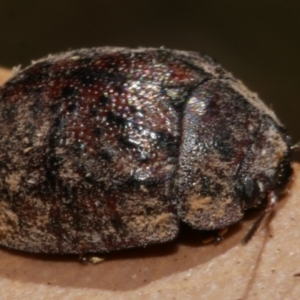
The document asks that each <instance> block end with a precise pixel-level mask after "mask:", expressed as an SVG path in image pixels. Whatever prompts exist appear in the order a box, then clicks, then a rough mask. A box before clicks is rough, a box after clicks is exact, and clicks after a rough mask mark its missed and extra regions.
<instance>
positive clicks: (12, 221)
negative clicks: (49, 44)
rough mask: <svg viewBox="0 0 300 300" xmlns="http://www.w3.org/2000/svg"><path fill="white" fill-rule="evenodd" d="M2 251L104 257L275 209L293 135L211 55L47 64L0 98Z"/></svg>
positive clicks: (142, 53) (137, 53)
mask: <svg viewBox="0 0 300 300" xmlns="http://www.w3.org/2000/svg"><path fill="white" fill-rule="evenodd" d="M0 124H1V127H2V130H1V132H0V149H1V152H0V190H1V198H0V244H1V245H3V246H6V247H9V248H14V249H19V250H24V251H29V252H45V253H80V254H81V253H87V252H108V251H112V250H117V249H123V248H130V247H138V246H146V245H148V244H153V243H162V242H165V241H169V240H172V239H174V238H175V237H176V236H177V234H178V231H179V223H180V222H181V221H183V222H185V223H187V224H188V225H190V226H191V227H193V228H196V229H199V230H216V229H221V228H224V227H227V226H229V225H231V224H234V223H236V222H237V221H239V220H240V219H241V218H243V215H244V211H245V210H247V209H249V208H252V207H258V206H260V205H262V204H266V203H267V201H268V199H271V202H274V201H273V200H274V195H276V193H277V190H280V188H281V187H282V185H283V184H284V183H285V182H286V181H287V179H288V177H289V175H290V173H291V167H290V152H291V145H290V138H289V136H288V135H287V133H286V131H285V129H284V127H283V126H282V125H281V123H280V122H279V121H278V119H277V118H276V116H275V115H274V113H273V112H272V111H271V110H270V109H269V108H268V107H267V106H265V104H263V103H262V102H261V101H260V100H259V99H258V97H257V95H256V94H253V93H251V92H249V91H248V90H247V88H246V87H245V86H244V85H243V84H242V83H241V82H240V81H238V80H236V79H235V78H233V77H232V76H231V74H230V73H228V72H226V71H225V70H223V69H222V67H221V66H220V65H219V64H217V63H215V62H214V61H213V60H212V59H210V58H209V57H207V56H204V55H201V54H199V53H196V52H185V51H176V50H168V49H142V48H141V49H136V50H133V49H124V48H95V49H82V50H77V51H71V52H66V53H61V54H57V55H50V56H49V57H47V58H45V59H42V60H39V61H37V62H34V63H33V64H32V65H31V66H29V67H28V68H26V69H24V70H23V71H20V72H18V73H17V74H16V75H15V76H14V77H13V78H12V79H11V80H10V81H8V82H7V83H6V84H5V85H4V86H3V88H2V89H1V90H0Z"/></svg>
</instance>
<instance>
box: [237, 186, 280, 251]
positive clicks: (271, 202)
mask: <svg viewBox="0 0 300 300" xmlns="http://www.w3.org/2000/svg"><path fill="white" fill-rule="evenodd" d="M277 201H278V196H277V195H276V194H275V192H274V191H272V192H270V193H269V194H268V206H267V207H266V208H265V209H264V210H263V211H262V212H261V214H260V215H259V216H258V218H257V219H256V220H255V221H254V223H253V224H252V226H251V227H250V229H249V230H248V232H247V233H246V235H245V236H244V238H243V239H242V241H241V243H242V244H243V245H246V244H247V243H248V242H249V241H250V240H251V238H252V237H253V235H254V233H255V232H256V231H257V229H258V227H259V225H260V224H261V222H262V221H263V220H264V219H265V218H266V216H267V215H270V214H271V213H272V212H273V210H274V207H275V204H276V203H277Z"/></svg>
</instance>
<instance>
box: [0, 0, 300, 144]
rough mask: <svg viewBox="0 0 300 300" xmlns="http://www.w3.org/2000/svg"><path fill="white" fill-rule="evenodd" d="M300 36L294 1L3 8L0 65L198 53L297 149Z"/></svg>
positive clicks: (79, 2) (80, 0) (65, 2)
mask: <svg viewBox="0 0 300 300" xmlns="http://www.w3.org/2000/svg"><path fill="white" fill-rule="evenodd" d="M0 1H1V0H0ZM299 29H300V1H295V0H289V1H286V0H285V1H276V0H268V1H263V0H261V1H258V0H252V1H248V0H246V1H245V0H243V1H240V0H236V1H230V0H226V1H222V0H219V1H214V0H210V1H209V0H206V1H204V0H186V1H176V0H170V1H168V0H152V1H149V0H145V1H143V0H104V1H103V0H102V1H101V0H97V1H91V0H72V1H69V0H60V1H51V2H50V1H40V0H27V1H24V0H19V1H16V0H15V1H14V0H10V1H3V0H2V1H1V2H0V65H2V66H4V67H8V68H11V67H12V66H15V65H19V64H22V65H23V66H25V65H27V64H29V62H30V61H31V60H32V59H37V58H40V57H42V56H45V55H47V54H49V53H55V52H58V51H64V50H68V49H74V48H80V47H91V46H107V45H110V46H127V47H137V46H146V47H147V46H151V47H159V46H165V47H168V48H176V49H183V50H196V51H201V52H204V53H206V54H209V55H211V56H212V57H214V58H215V59H217V60H218V61H219V62H221V64H222V65H223V66H224V67H225V68H226V69H227V70H230V71H231V72H232V73H233V74H234V75H235V76H236V77H238V78H240V79H242V80H243V81H244V83H245V84H246V85H247V86H248V87H249V88H250V89H251V90H253V91H256V92H258V93H259V95H260V97H261V98H262V99H264V101H265V102H266V103H267V104H268V105H271V106H272V107H273V109H274V110H275V111H276V113H277V115H278V117H279V119H281V121H282V122H283V123H284V124H285V125H286V126H287V128H288V130H289V132H290V133H291V135H292V137H293V141H294V142H297V141H300V130H299V128H300V84H299V83H300V72H299V70H300V30H299Z"/></svg>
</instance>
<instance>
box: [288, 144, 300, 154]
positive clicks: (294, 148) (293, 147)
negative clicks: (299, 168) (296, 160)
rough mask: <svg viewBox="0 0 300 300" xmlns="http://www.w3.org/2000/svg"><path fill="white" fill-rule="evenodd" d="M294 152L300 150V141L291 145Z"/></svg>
mask: <svg viewBox="0 0 300 300" xmlns="http://www.w3.org/2000/svg"><path fill="white" fill-rule="evenodd" d="M290 149H291V150H292V151H293V152H298V151H300V142H298V143H296V144H295V145H293V146H291V148H290Z"/></svg>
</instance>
